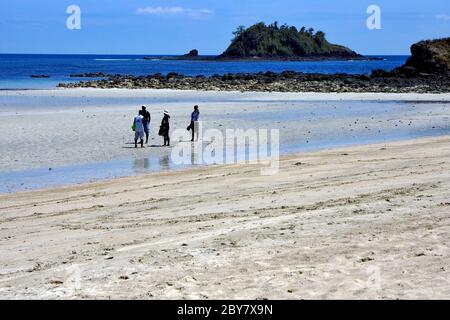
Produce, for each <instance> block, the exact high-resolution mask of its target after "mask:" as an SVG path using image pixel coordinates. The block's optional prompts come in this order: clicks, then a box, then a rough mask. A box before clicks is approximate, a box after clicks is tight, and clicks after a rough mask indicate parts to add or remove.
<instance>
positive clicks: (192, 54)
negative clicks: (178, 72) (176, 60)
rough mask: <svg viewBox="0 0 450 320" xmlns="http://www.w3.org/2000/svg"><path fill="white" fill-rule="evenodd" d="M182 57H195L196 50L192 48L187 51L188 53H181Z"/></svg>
mask: <svg viewBox="0 0 450 320" xmlns="http://www.w3.org/2000/svg"><path fill="white" fill-rule="evenodd" d="M183 57H190V58H196V57H198V50H197V49H193V50H191V51H189V53H186V54H185V55H183Z"/></svg>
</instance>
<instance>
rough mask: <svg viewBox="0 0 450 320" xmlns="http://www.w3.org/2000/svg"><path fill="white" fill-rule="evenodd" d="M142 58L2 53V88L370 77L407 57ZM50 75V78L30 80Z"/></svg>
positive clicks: (0, 60) (396, 65)
mask: <svg viewBox="0 0 450 320" xmlns="http://www.w3.org/2000/svg"><path fill="white" fill-rule="evenodd" d="M143 57H144V56H143V55H140V56H137V55H30V54H23V55H22V54H0V89H49V88H54V87H55V86H56V85H57V84H58V83H60V82H73V81H79V80H86V79H78V78H70V77H69V75H70V74H74V73H86V72H103V73H107V74H131V75H147V74H153V73H158V72H159V73H162V74H167V73H169V72H177V73H181V74H185V75H190V76H195V75H205V76H210V75H214V74H225V73H239V72H265V71H273V72H282V71H285V70H292V71H297V72H305V73H325V74H330V73H348V74H368V73H370V72H371V71H372V70H374V69H384V70H392V69H394V68H396V67H398V66H400V65H402V64H404V63H405V61H406V59H407V58H408V56H376V57H378V58H381V59H382V60H367V61H362V60H348V61H231V62H230V61H226V62H225V61H222V62H216V61H187V60H158V59H157V58H156V56H155V59H153V60H144V59H143ZM30 75H48V76H50V78H42V79H41V78H30Z"/></svg>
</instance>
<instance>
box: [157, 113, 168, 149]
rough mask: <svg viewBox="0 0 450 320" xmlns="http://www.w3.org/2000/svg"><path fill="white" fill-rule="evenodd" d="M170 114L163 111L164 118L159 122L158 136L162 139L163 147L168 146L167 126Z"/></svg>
mask: <svg viewBox="0 0 450 320" xmlns="http://www.w3.org/2000/svg"><path fill="white" fill-rule="evenodd" d="M169 119H170V114H169V111H167V110H164V117H163V118H162V120H161V127H160V128H159V135H160V136H162V137H163V138H164V147H166V146H167V147H169V146H170V137H169V130H170V124H169Z"/></svg>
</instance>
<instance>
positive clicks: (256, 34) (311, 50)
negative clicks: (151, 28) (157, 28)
mask: <svg viewBox="0 0 450 320" xmlns="http://www.w3.org/2000/svg"><path fill="white" fill-rule="evenodd" d="M144 59H145V60H154V59H162V60H209V61H211V60H213V61H214V60H215V61H227V60H286V61H307V60H375V59H377V58H372V57H365V56H362V55H360V54H358V53H356V52H355V51H353V50H351V49H349V48H347V47H345V46H342V45H337V44H332V43H330V42H328V40H327V39H326V36H325V33H324V32H323V31H320V30H319V31H315V30H314V28H306V27H302V28H300V30H298V29H297V28H296V27H294V26H289V25H287V24H284V25H282V26H279V25H278V23H277V22H274V23H272V24H269V25H266V24H265V23H264V22H259V23H257V24H254V25H252V26H251V27H249V28H245V27H244V26H239V27H238V28H237V29H236V31H234V32H233V39H232V40H231V44H230V45H229V46H228V48H227V49H226V50H225V51H224V52H223V53H222V54H220V55H218V56H203V55H199V52H198V50H197V49H193V50H191V51H190V52H189V53H187V54H184V55H181V56H158V57H154V56H153V57H151V56H150V57H144Z"/></svg>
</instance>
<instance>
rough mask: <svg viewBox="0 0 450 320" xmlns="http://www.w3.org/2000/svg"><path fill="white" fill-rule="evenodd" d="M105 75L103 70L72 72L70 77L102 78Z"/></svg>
mask: <svg viewBox="0 0 450 320" xmlns="http://www.w3.org/2000/svg"><path fill="white" fill-rule="evenodd" d="M106 76H107V75H106V74H105V73H103V72H87V73H73V74H71V75H70V77H71V78H104V77H106Z"/></svg>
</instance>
